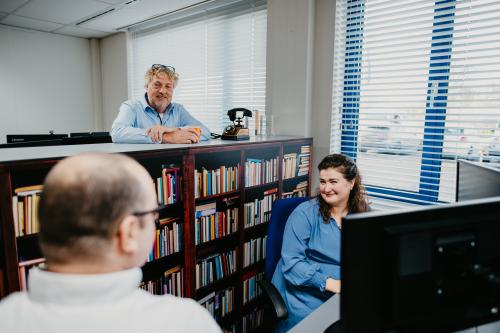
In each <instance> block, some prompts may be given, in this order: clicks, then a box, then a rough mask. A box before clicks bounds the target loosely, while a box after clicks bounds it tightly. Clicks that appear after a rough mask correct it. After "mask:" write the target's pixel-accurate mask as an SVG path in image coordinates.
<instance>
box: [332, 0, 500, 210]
mask: <svg viewBox="0 0 500 333" xmlns="http://www.w3.org/2000/svg"><path fill="white" fill-rule="evenodd" d="M336 10H337V12H336V28H335V29H336V31H335V55H334V57H335V59H334V73H333V75H334V91H333V103H332V115H333V117H332V119H333V120H332V133H331V151H336V152H338V151H341V152H343V153H345V154H348V155H350V156H352V157H354V158H355V159H356V161H357V163H358V165H359V167H360V169H361V170H362V172H363V176H364V181H365V184H366V185H367V189H368V192H369V194H370V195H372V196H373V197H380V198H387V199H395V200H398V201H402V202H409V203H416V204H432V203H439V202H450V201H453V200H454V197H455V177H456V159H457V158H464V159H469V160H474V161H482V162H486V163H492V165H495V166H499V167H500V142H499V141H500V57H499V56H498V55H499V54H500V2H499V1H492V0H468V1H459V0H440V1H436V0H434V1H429V0H407V1H388V0H351V1H337V9H336Z"/></svg>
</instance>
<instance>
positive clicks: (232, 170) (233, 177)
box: [194, 164, 240, 198]
mask: <svg viewBox="0 0 500 333" xmlns="http://www.w3.org/2000/svg"><path fill="white" fill-rule="evenodd" d="M239 170H240V165H239V164H238V165H237V166H231V167H226V166H224V165H223V166H221V167H220V168H218V169H215V170H207V169H205V168H203V169H202V170H201V171H198V170H195V171H194V197H195V198H200V197H206V196H210V195H215V194H219V193H224V192H230V191H234V190H236V189H238V187H239V186H238V185H239V174H240V173H239Z"/></svg>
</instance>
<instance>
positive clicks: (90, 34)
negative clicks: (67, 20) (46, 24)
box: [52, 25, 110, 38]
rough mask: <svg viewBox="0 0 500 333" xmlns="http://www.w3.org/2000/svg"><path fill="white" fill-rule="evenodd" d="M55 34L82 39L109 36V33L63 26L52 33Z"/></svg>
mask: <svg viewBox="0 0 500 333" xmlns="http://www.w3.org/2000/svg"><path fill="white" fill-rule="evenodd" d="M52 32H53V33H56V34H62V35H69V36H75V37H83V38H102V37H105V36H107V35H110V33H109V32H103V31H96V30H92V29H86V28H82V27H73V26H69V25H68V26H64V27H62V28H61V29H57V30H55V31H52Z"/></svg>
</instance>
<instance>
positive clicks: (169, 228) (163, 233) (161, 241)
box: [148, 217, 182, 261]
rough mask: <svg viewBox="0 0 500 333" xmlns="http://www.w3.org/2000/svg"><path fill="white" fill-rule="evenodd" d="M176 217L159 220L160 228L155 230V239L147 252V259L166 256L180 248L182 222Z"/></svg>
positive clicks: (151, 259)
mask: <svg viewBox="0 0 500 333" xmlns="http://www.w3.org/2000/svg"><path fill="white" fill-rule="evenodd" d="M179 221H180V218H178V217H168V218H164V219H161V220H160V225H161V226H162V227H161V228H160V229H157V230H156V240H155V243H154V246H153V249H152V250H151V253H150V254H149V257H148V261H153V260H156V259H158V258H161V257H164V256H168V255H170V254H172V253H176V252H179V251H181V249H182V223H180V222H179Z"/></svg>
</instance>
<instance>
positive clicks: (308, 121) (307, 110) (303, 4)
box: [266, 0, 335, 192]
mask: <svg viewBox="0 0 500 333" xmlns="http://www.w3.org/2000/svg"><path fill="white" fill-rule="evenodd" d="M267 8H268V12H267V20H268V22H267V26H268V32H267V64H266V66H267V69H266V70H267V87H266V113H267V117H268V119H269V118H272V119H273V127H274V130H275V133H276V134H288V135H303V136H312V137H313V139H314V144H313V146H314V149H313V162H312V163H313V177H312V180H313V183H312V190H313V192H314V190H315V188H316V187H317V186H318V181H317V179H318V175H317V172H316V166H317V165H318V164H319V162H320V160H321V159H322V158H323V157H324V156H325V155H327V154H328V153H329V146H330V124H331V107H332V106H331V105H332V104H331V102H332V96H331V93H332V77H333V42H334V33H335V1H333V0H268V7H267Z"/></svg>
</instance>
